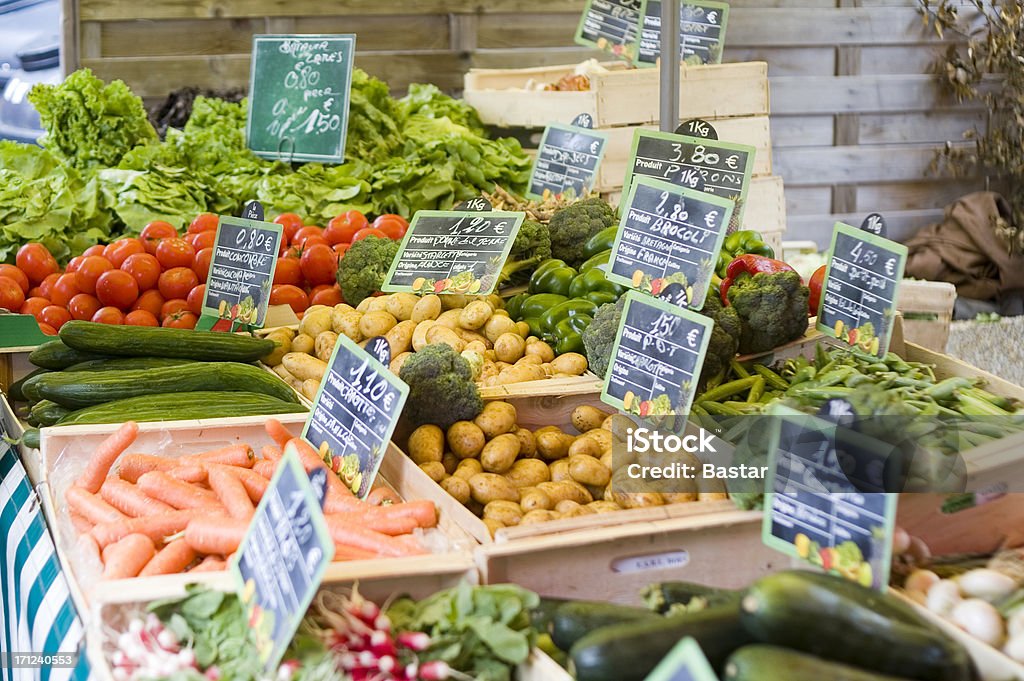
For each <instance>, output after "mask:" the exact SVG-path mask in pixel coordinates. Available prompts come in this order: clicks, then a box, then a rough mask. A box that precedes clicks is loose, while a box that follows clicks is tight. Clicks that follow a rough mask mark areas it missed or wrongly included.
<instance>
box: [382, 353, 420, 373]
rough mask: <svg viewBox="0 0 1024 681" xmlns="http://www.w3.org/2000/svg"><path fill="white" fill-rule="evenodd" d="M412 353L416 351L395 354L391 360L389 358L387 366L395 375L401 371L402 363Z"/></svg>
mask: <svg viewBox="0 0 1024 681" xmlns="http://www.w3.org/2000/svg"><path fill="white" fill-rule="evenodd" d="M414 354H416V353H413V352H403V353H401V354H399V355H397V356H396V357H395V358H394V359H393V360H391V364H389V365H388V368H389V369H391V373H393V374H394V375H395V376H397V375H399V374H400V373H402V365H404V364H405V361H406V360H407V359H409V358H410V357H412V356H413V355H414Z"/></svg>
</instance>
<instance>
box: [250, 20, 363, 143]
mask: <svg viewBox="0 0 1024 681" xmlns="http://www.w3.org/2000/svg"><path fill="white" fill-rule="evenodd" d="M355 50H356V37H355V35H352V34H347V35H256V36H253V42H252V66H251V70H250V74H249V112H248V117H247V119H246V125H245V137H246V140H247V141H248V145H249V148H250V149H252V150H253V152H254V153H256V154H257V155H258V156H262V157H264V158H271V159H281V160H286V161H320V162H329V163H341V162H342V161H343V160H344V159H345V135H346V132H347V130H348V104H349V88H350V86H351V84H352V62H353V59H354V57H355Z"/></svg>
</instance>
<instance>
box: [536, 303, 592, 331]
mask: <svg viewBox="0 0 1024 681" xmlns="http://www.w3.org/2000/svg"><path fill="white" fill-rule="evenodd" d="M596 313H597V305H595V304H594V303H592V302H590V301H589V300H587V299H586V298H572V299H570V300H567V301H565V302H564V303H561V304H559V305H556V306H555V307H553V308H551V309H550V310H548V311H547V312H545V313H544V314H543V315H541V318H540V322H541V325H542V326H543V327H544V330H545V331H547V332H548V333H553V332H554V331H555V327H556V326H558V323H559V322H560V321H562V320H563V319H567V318H568V317H574V316H576V315H579V314H585V315H588V316H589V317H591V318H593V316H594V314H596Z"/></svg>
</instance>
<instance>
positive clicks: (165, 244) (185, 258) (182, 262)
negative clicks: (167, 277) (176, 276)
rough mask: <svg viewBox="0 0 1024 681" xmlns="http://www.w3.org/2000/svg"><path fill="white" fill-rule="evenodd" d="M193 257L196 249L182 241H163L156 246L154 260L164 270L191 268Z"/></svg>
mask: <svg viewBox="0 0 1024 681" xmlns="http://www.w3.org/2000/svg"><path fill="white" fill-rule="evenodd" d="M195 257H196V249H194V248H192V245H191V244H190V243H188V242H187V241H185V240H184V239H164V240H163V241H161V242H160V243H158V244H157V245H156V259H157V260H158V261H160V267H163V268H164V269H165V270H169V269H171V268H173V267H191V266H192V259H193V258H195Z"/></svg>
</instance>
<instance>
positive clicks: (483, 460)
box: [480, 433, 519, 473]
mask: <svg viewBox="0 0 1024 681" xmlns="http://www.w3.org/2000/svg"><path fill="white" fill-rule="evenodd" d="M518 455H519V438H517V437H516V436H515V435H513V434H512V433H505V434H504V435H499V436H497V437H496V438H494V439H493V440H491V441H490V442H488V443H487V444H485V445H484V448H483V450H482V451H481V452H480V465H481V466H483V468H484V470H485V471H487V472H488V473H504V472H506V471H508V470H509V469H510V468H512V464H513V462H515V460H516V456H518Z"/></svg>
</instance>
